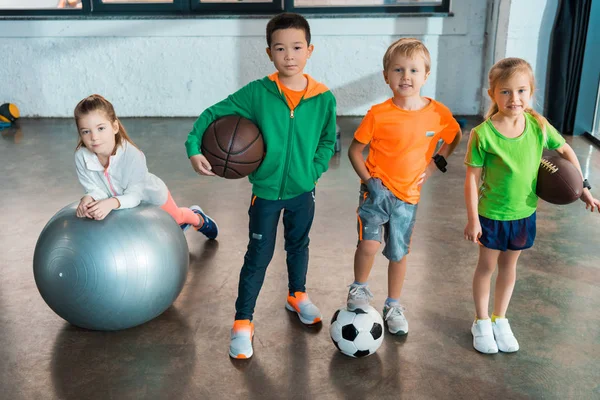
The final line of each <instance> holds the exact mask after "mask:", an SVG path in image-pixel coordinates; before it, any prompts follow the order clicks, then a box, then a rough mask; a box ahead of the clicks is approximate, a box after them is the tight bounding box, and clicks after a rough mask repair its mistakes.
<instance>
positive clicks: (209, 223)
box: [190, 205, 219, 239]
mask: <svg viewBox="0 0 600 400" xmlns="http://www.w3.org/2000/svg"><path fill="white" fill-rule="evenodd" d="M190 209H191V210H192V211H193V212H195V213H196V214H198V215H199V216H201V217H202V219H203V220H204V223H203V224H202V225H201V226H194V229H196V230H197V231H198V232H200V233H203V234H204V236H206V237H207V238H209V239H216V238H217V235H218V234H219V226H218V225H217V223H216V222H215V220H214V219H212V218H211V217H209V216H208V215H206V214H205V213H204V211H202V209H201V208H200V206H195V205H194V206H191V207H190Z"/></svg>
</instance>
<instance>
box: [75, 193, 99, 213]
mask: <svg viewBox="0 0 600 400" xmlns="http://www.w3.org/2000/svg"><path fill="white" fill-rule="evenodd" d="M93 201H94V199H93V198H92V196H87V195H86V196H83V197H82V198H81V200H80V201H79V205H78V206H77V211H75V215H77V218H84V217H85V218H90V219H92V218H94V217H92V216H91V215H90V213H89V212H88V205H89V204H90V203H92V202H93Z"/></svg>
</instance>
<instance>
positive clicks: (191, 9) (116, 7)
mask: <svg viewBox="0 0 600 400" xmlns="http://www.w3.org/2000/svg"><path fill="white" fill-rule="evenodd" d="M384 1H385V0H384ZM450 3H451V0H442V4H441V5H437V6H432V5H428V6H427V5H420V4H416V5H398V4H390V5H382V6H364V7H338V6H322V7H296V6H294V0H271V1H270V2H265V3H243V2H240V3H203V2H202V1H201V0H173V2H172V3H166V4H153V3H150V4H149V3H138V4H132V3H125V4H105V3H103V2H102V0H82V8H81V9H60V10H59V9H45V10H36V9H0V17H3V19H10V17H42V18H44V17H48V18H54V17H64V18H69V17H71V18H82V17H95V16H98V17H103V16H113V17H119V16H129V17H135V16H144V15H151V16H182V17H194V16H195V17H198V16H203V15H206V16H211V15H230V16H241V17H243V16H244V15H265V16H269V15H273V14H277V13H280V12H283V11H289V12H297V13H302V14H304V15H307V14H311V15H312V16H331V15H332V14H337V15H342V16H348V17H362V16H370V15H379V16H382V15H383V16H385V15H390V16H391V15H417V16H421V15H450V14H451V13H450Z"/></svg>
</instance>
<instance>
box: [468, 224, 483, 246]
mask: <svg viewBox="0 0 600 400" xmlns="http://www.w3.org/2000/svg"><path fill="white" fill-rule="evenodd" d="M480 237H481V223H480V222H479V220H478V219H477V220H475V221H469V222H467V226H466V227H465V239H466V240H468V241H469V242H473V243H477V242H478V239H479V238H480Z"/></svg>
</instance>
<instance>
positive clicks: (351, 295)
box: [346, 283, 373, 311]
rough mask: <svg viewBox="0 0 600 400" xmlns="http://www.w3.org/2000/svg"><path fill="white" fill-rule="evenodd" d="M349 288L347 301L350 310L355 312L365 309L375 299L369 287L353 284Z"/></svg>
mask: <svg viewBox="0 0 600 400" xmlns="http://www.w3.org/2000/svg"><path fill="white" fill-rule="evenodd" d="M348 287H349V288H350V289H349V290H348V298H347V300H346V307H347V308H348V310H350V311H354V310H356V309H357V308H361V309H364V308H366V307H368V306H369V301H370V300H371V299H372V298H373V293H371V291H370V290H369V287H368V286H367V285H356V284H354V283H353V284H352V285H350V286H348Z"/></svg>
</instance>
